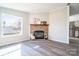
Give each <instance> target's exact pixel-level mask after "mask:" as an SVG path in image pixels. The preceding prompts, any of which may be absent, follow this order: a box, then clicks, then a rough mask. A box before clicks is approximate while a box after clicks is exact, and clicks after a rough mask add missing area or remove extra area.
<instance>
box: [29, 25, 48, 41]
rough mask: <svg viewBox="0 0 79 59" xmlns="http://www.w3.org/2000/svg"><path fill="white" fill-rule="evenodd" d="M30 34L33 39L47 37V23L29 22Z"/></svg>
mask: <svg viewBox="0 0 79 59" xmlns="http://www.w3.org/2000/svg"><path fill="white" fill-rule="evenodd" d="M30 36H31V37H32V38H33V39H47V38H48V24H30ZM32 38H31V39H32Z"/></svg>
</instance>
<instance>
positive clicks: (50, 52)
mask: <svg viewBox="0 0 79 59" xmlns="http://www.w3.org/2000/svg"><path fill="white" fill-rule="evenodd" d="M71 43H72V42H71ZM11 47H12V48H11ZM13 47H14V48H13ZM3 49H5V50H7V49H9V50H7V51H8V52H6V53H5V52H4V53H5V54H3V52H2V50H3ZM11 49H12V50H11ZM75 49H76V47H74V46H73V45H72V44H70V45H68V44H64V43H59V42H54V41H50V40H44V39H37V40H30V41H25V42H20V43H18V44H13V45H8V46H6V47H0V50H1V52H0V56H7V55H8V56H10V55H12V56H13V55H20V56H71V55H78V53H77V52H78V51H76V50H75ZM77 49H78V48H77ZM5 50H3V51H5ZM10 50H11V51H10ZM1 53H2V54H1Z"/></svg>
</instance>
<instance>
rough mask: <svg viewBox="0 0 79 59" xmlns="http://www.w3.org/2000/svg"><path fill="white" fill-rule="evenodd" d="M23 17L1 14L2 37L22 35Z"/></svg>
mask: <svg viewBox="0 0 79 59" xmlns="http://www.w3.org/2000/svg"><path fill="white" fill-rule="evenodd" d="M22 23H23V22H22V17H18V16H14V15H10V14H6V13H2V14H1V35H2V36H10V35H17V34H22Z"/></svg>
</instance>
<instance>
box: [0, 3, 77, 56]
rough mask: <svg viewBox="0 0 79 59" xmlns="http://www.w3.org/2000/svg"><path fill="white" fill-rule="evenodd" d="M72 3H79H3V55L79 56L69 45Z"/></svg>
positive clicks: (0, 27)
mask: <svg viewBox="0 0 79 59" xmlns="http://www.w3.org/2000/svg"><path fill="white" fill-rule="evenodd" d="M70 6H72V8H73V7H74V6H75V7H76V6H78V4H76V3H75V4H73V3H4V4H0V21H1V22H0V30H1V31H0V47H1V50H0V53H1V54H0V56H6V55H22V56H40V55H41V56H53V55H55V56H56V55H57V56H61V55H62V56H63V55H64V56H65V55H78V53H76V51H72V50H74V49H76V48H71V46H70V45H69V44H70V40H69V38H70V37H69V20H70V18H69V17H70V16H71V15H70V11H71V8H70ZM72 10H74V9H72ZM13 47H14V48H13ZM16 48H17V49H16ZM5 49H6V50H8V49H9V51H6V50H5ZM11 49H12V50H11ZM16 50H17V51H16ZM30 50H31V51H30ZM2 51H5V52H2ZM12 51H14V52H12ZM46 51H48V52H46ZM71 52H73V53H71Z"/></svg>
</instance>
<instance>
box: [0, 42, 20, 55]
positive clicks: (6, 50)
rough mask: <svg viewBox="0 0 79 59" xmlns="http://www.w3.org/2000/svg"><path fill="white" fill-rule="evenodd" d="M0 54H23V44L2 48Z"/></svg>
mask: <svg viewBox="0 0 79 59" xmlns="http://www.w3.org/2000/svg"><path fill="white" fill-rule="evenodd" d="M0 56H21V44H17V45H15V46H9V47H6V48H2V49H0Z"/></svg>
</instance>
